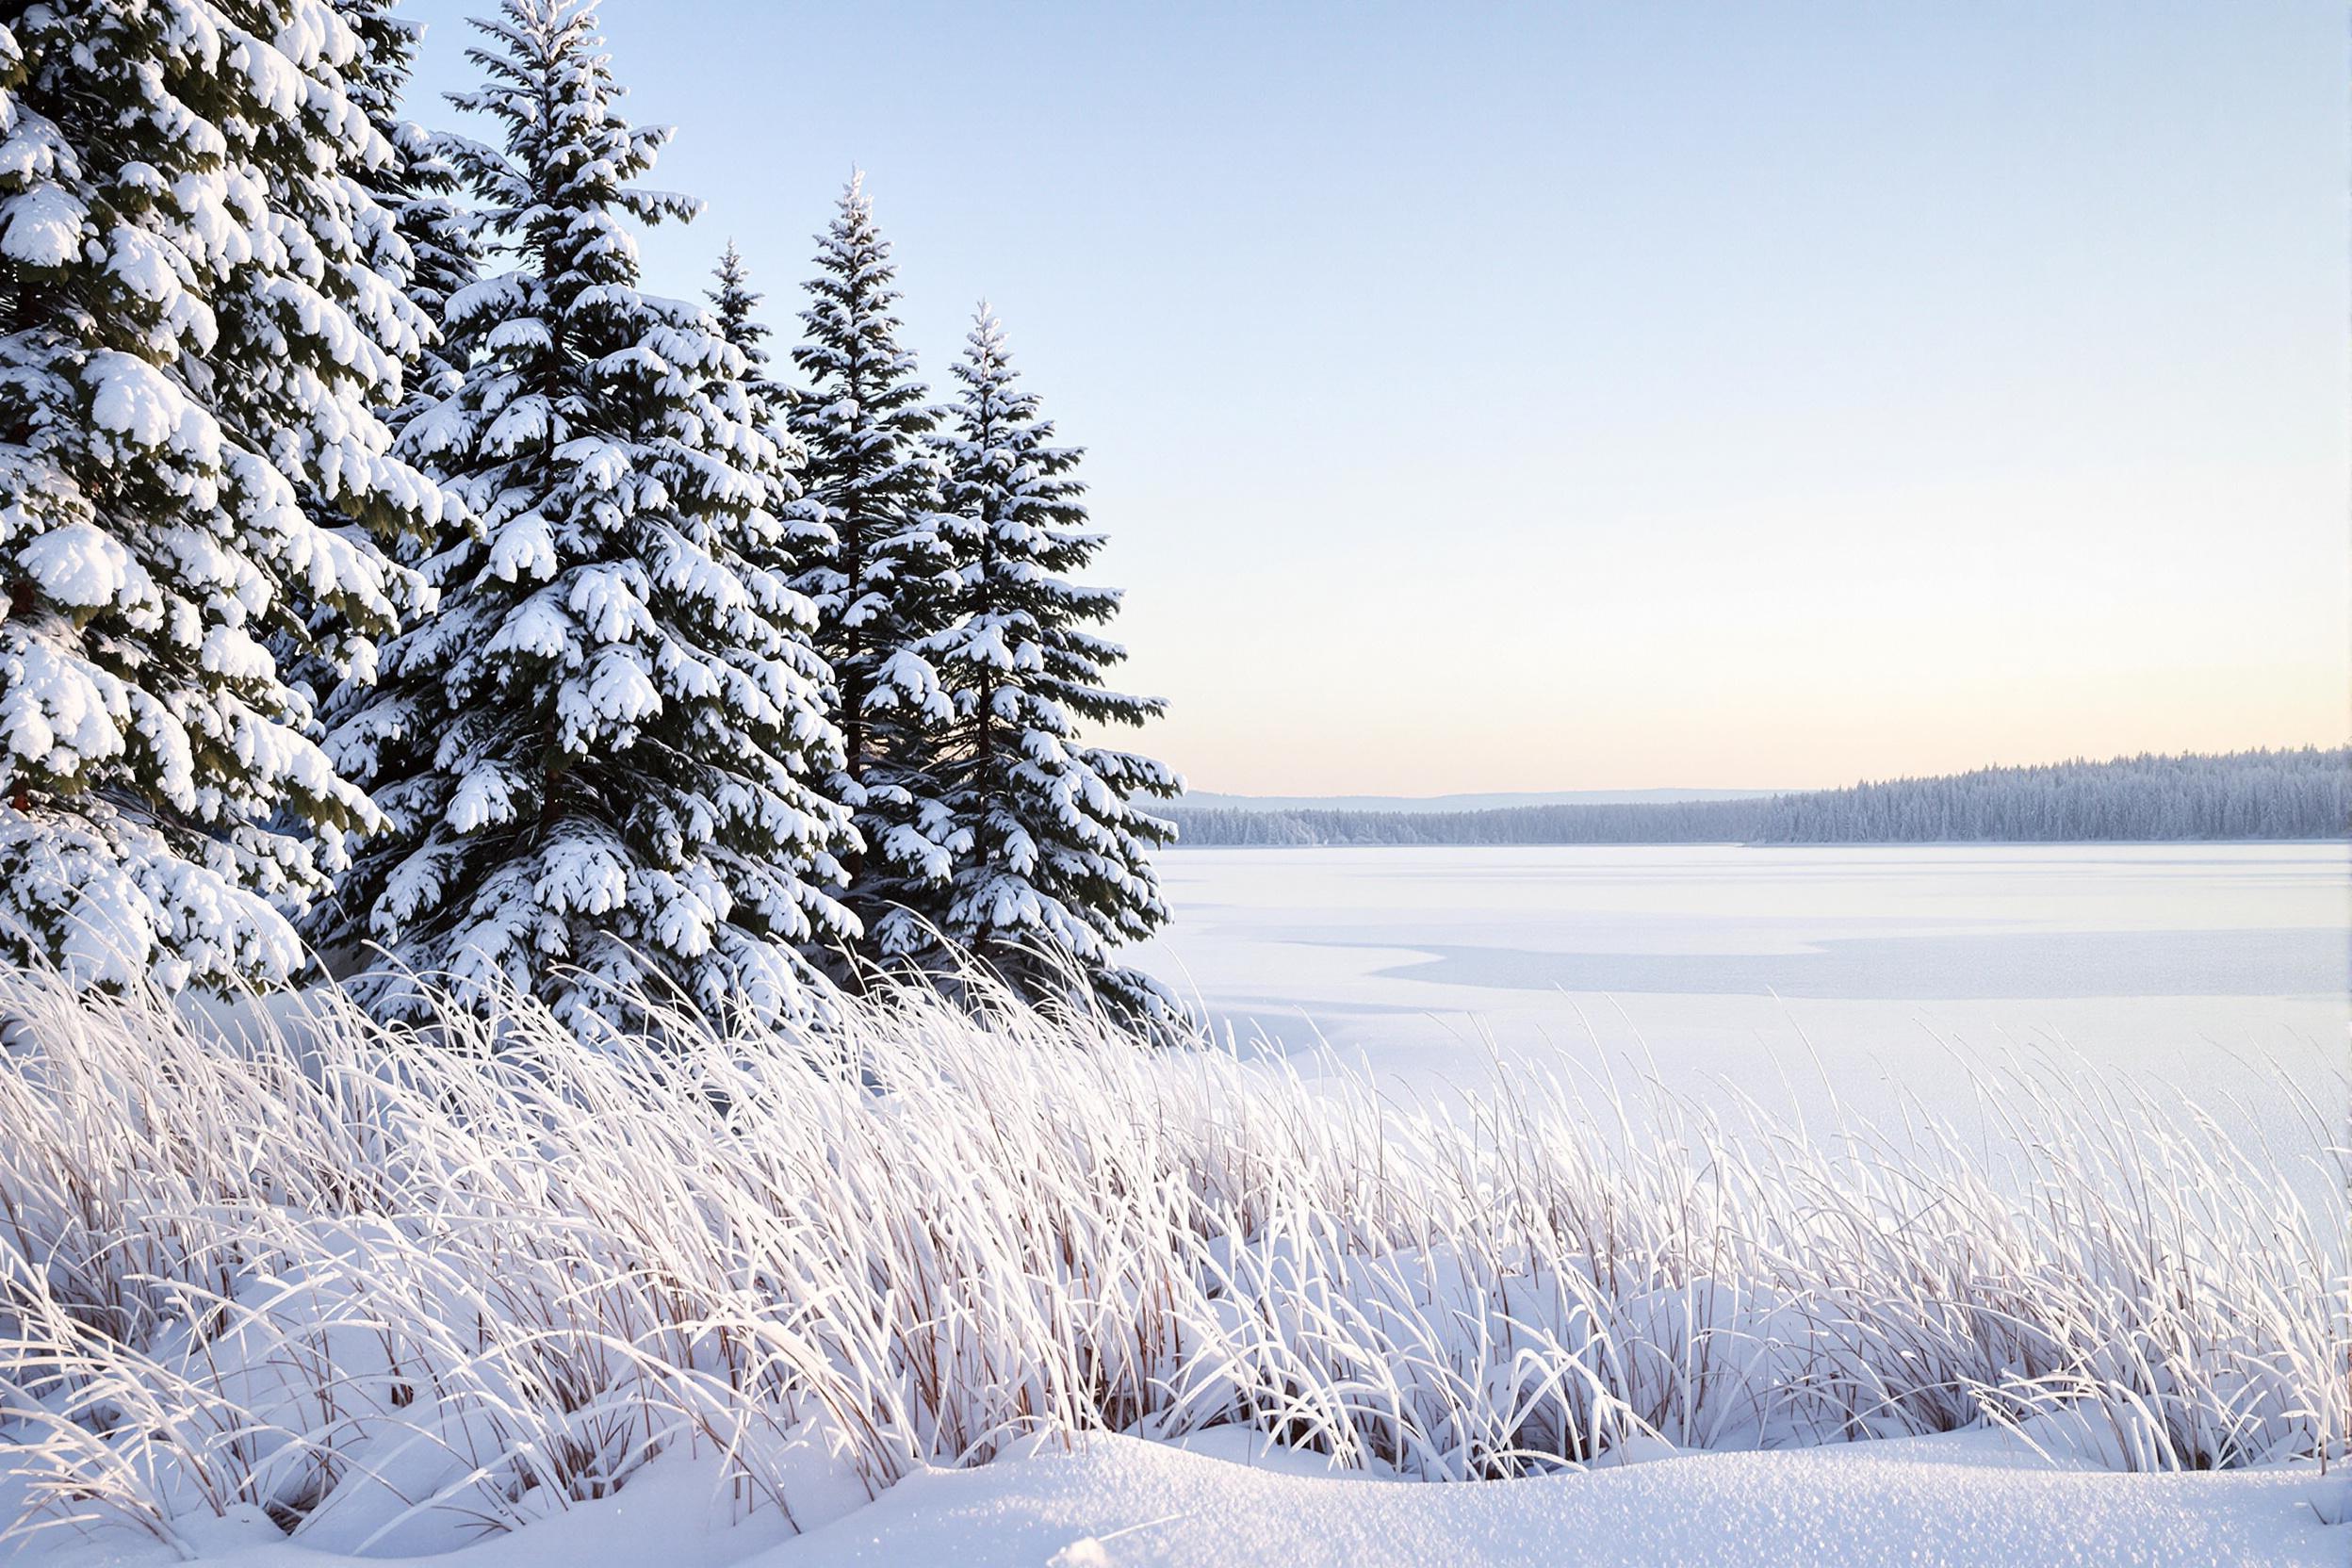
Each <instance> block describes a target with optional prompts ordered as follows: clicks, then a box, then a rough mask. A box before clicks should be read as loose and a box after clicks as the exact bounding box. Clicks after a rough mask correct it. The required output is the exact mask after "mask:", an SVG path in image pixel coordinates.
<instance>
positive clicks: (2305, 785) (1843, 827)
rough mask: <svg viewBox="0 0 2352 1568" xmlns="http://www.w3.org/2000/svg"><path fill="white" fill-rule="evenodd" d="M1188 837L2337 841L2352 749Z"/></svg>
mask: <svg viewBox="0 0 2352 1568" xmlns="http://www.w3.org/2000/svg"><path fill="white" fill-rule="evenodd" d="M1162 814H1163V815H1166V816H1168V817H1170V818H1172V819H1174V821H1175V823H1176V825H1177V829H1178V832H1179V834H1180V837H1179V839H1178V842H1180V843H1184V844H1193V845H1220V844H1228V845H1230V844H1692V843H1765V844H1854V843H1955V842H1957V843H2066V842H2089V841H2100V840H2106V841H2151V840H2196V839H2339V838H2344V837H2345V836H2346V835H2347V833H2352V748H2338V749H2335V750H2329V751H2322V750H2319V749H2318V748H2316V747H2311V746H2306V747H2304V748H2303V749H2302V750H2299V751H2240V752H2232V753H2229V754H2228V755H2226V756H2219V757H2203V756H2186V757H2152V756H2140V757H2124V758H2118V759H2116V760H2114V761H2111V762H2091V761H2080V760H2078V761H2073V762H2055V763H2051V764H2049V765H2047V766H2043V767H2029V768H1980V769H1978V770H1977V771H1976V772H1974V773H1964V774H1954V775H1952V776H1947V777H1941V778H1898V779H1894V780H1891V781H1889V782H1887V783H1883V784H1856V785H1854V786H1853V787H1851V788H1849V789H1843V790H1816V791H1812V792H1806V793H1803V794H1784V795H1769V796H1762V797H1759V798H1756V799H1753V800H1694V801H1677V802H1674V803H1671V804H1666V805H1646V806H1642V805H1637V806H1516V807H1507V808H1504V809H1498V810H1491V811H1291V810H1275V811H1254V810H1248V809H1233V808H1225V807H1219V808H1215V809H1185V808H1184V807H1181V806H1179V807H1173V808H1168V809H1164V810H1163V812H1162Z"/></svg>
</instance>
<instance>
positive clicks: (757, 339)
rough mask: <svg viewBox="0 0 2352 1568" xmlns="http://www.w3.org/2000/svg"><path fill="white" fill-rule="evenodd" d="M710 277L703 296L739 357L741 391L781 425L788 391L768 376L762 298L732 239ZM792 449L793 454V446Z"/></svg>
mask: <svg viewBox="0 0 2352 1568" xmlns="http://www.w3.org/2000/svg"><path fill="white" fill-rule="evenodd" d="M711 275H712V277H714V278H715V279H716V280H717V285H718V286H716V287H714V288H712V289H711V290H710V291H709V292H708V293H707V294H705V295H704V296H703V297H704V298H705V299H707V300H709V301H710V302H711V319H713V320H714V321H716V322H717V323H718V326H719V335H720V336H721V337H724V338H726V339H727V342H728V343H729V344H730V345H731V346H732V347H733V348H734V350H735V351H736V352H737V353H739V354H742V355H743V390H745V391H746V392H748V393H750V394H751V397H752V400H753V401H754V402H755V403H756V404H758V405H759V407H760V410H761V411H762V412H763V413H764V414H765V415H766V416H767V417H768V418H769V420H770V422H772V423H774V424H776V425H778V426H781V425H782V424H783V422H784V418H785V416H787V415H788V414H790V413H791V412H792V388H790V387H788V386H786V385H785V384H783V383H782V382H779V381H776V380H775V379H773V378H772V377H771V376H770V375H769V374H768V361H769V356H768V327H767V323H765V322H764V321H762V320H760V301H761V300H762V299H764V298H765V296H764V295H762V294H761V293H760V291H759V290H758V289H756V288H754V287H752V286H751V272H750V270H749V269H748V268H746V267H745V266H744V265H743V253H742V252H741V251H738V250H737V249H736V248H735V242H734V241H733V240H731V239H730V240H728V241H727V249H726V250H724V251H722V252H720V253H719V264H718V266H717V267H716V268H714V269H712V271H711ZM793 450H794V451H795V452H797V450H798V448H797V446H795V447H794V448H793Z"/></svg>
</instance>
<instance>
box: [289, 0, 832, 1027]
mask: <svg viewBox="0 0 2352 1568" xmlns="http://www.w3.org/2000/svg"><path fill="white" fill-rule="evenodd" d="M475 25H476V26H477V27H479V28H480V29H481V31H482V33H483V34H484V35H485V38H486V39H487V41H488V42H487V44H486V45H484V46H478V47H476V48H475V49H473V50H472V51H470V57H471V58H472V59H473V60H474V61H475V62H476V63H477V64H478V65H479V66H480V67H481V68H482V71H483V72H484V73H486V75H487V77H488V81H487V84H486V85H485V86H483V87H482V88H481V89H480V90H476V91H473V92H471V93H468V94H465V95H462V96H461V97H460V98H459V99H458V100H457V101H458V103H459V104H460V106H462V107H465V108H468V109H471V110H474V111H476V112H479V113H482V114H483V115H486V116H489V117H490V118H492V119H493V120H495V121H497V122H498V123H499V124H500V125H501V127H502V128H503V131H504V139H503V146H502V147H499V148H492V147H487V146H482V145H478V144H474V143H470V142H469V143H462V144H458V145H457V146H456V147H455V149H454V155H455V156H456V158H457V161H458V164H459V167H460V168H461V170H462V171H463V172H464V173H465V174H466V179H467V181H468V183H469V184H470V186H471V187H472V188H473V191H474V194H475V196H476V197H477V200H478V202H479V204H480V208H479V210H480V214H481V217H482V221H483V223H484V224H485V226H486V230H487V232H488V233H489V234H491V235H493V236H495V237H497V238H498V240H499V241H501V242H502V243H503V244H504V246H505V247H506V248H507V249H508V250H509V251H510V252H511V259H512V261H513V263H514V265H513V268H512V270H508V271H506V272H503V273H500V274H498V275H496V276H491V277H486V278H484V279H483V280H482V281H481V282H479V283H477V284H474V285H473V286H469V287H466V288H463V289H461V290H459V291H458V293H457V294H456V295H454V296H453V297H452V298H451V299H450V300H449V311H448V317H449V335H450V340H451V345H452V357H453V358H458V359H461V360H462V362H464V363H466V365H467V367H468V368H467V369H466V375H465V379H464V384H463V385H462V387H461V388H460V389H459V391H458V392H457V393H456V395H454V396H452V397H450V398H449V399H446V400H444V401H443V402H442V403H441V404H440V405H439V406H438V407H436V408H434V409H433V410H431V411H430V412H427V413H425V414H423V415H421V416H419V417H417V419H416V420H415V421H414V422H413V423H412V424H411V425H410V426H409V429H408V432H407V439H408V440H409V441H410V442H411V443H412V444H413V445H414V446H415V448H416V449H417V450H418V451H419V452H420V453H423V454H426V455H427V456H428V458H429V461H430V462H431V463H432V464H433V466H434V467H435V470H436V471H437V472H438V473H440V474H441V475H442V476H443V477H444V480H445V482H447V483H449V485H450V486H451V487H452V489H454V490H455V491H456V493H457V494H458V495H459V496H460V497H462V498H463V499H464V500H465V502H466V507H467V510H468V513H469V515H471V517H472V518H473V520H474V531H473V532H472V533H471V534H469V536H468V537H466V538H465V539H464V540H461V541H459V542H457V543H456V544H454V545H453V546H452V547H450V548H449V549H448V550H447V551H445V552H443V553H442V554H441V555H439V556H437V557H436V558H435V559H434V560H433V562H432V563H431V564H430V570H431V573H432V575H433V578H434V580H435V581H436V582H437V583H438V585H439V587H440V590H441V609H440V613H438V614H437V615H436V616H434V617H433V619H431V620H430V621H428V622H426V623H425V624H423V625H422V626H420V627H419V628H417V629H416V630H415V631H413V632H410V633H408V634H406V635H404V636H403V637H402V638H400V641H398V642H397V643H395V644H394V645H392V646H391V647H389V648H388V649H387V650H386V652H385V658H384V679H383V684H382V686H381V688H380V690H379V691H378V693H377V694H375V695H374V696H373V697H372V698H371V699H370V700H369V701H368V702H367V703H365V704H364V705H362V706H361V707H360V708H359V709H358V710H357V711H355V712H353V713H351V715H349V716H348V717H347V718H346V719H345V720H344V721H343V722H342V723H341V724H340V725H338V727H337V728H336V729H335V734H334V736H333V737H332V745H333V747H334V749H335V754H336V755H337V756H338V757H339V758H342V759H344V760H347V761H348V763H349V764H350V765H351V767H352V768H353V769H354V770H356V771H358V772H359V773H360V774H361V776H365V777H368V779H369V780H370V781H371V782H372V783H373V784H374V785H375V787H376V792H377V800H378V803H379V804H380V805H381V806H382V807H383V808H384V810H385V812H386V813H387V815H388V816H389V817H390V818H391V819H392V824H393V826H392V830H391V831H390V832H388V833H386V834H384V835H383V836H381V837H380V838H378V839H377V840H374V841H370V843H369V844H368V846H367V849H366V851H365V853H363V854H362V856H361V857H360V858H359V860H358V863H357V864H356V865H355V867H354V868H353V871H352V874H351V877H350V878H349V879H348V880H347V884H346V887H345V889H344V891H343V894H342V898H341V900H340V904H341V909H342V918H343V921H344V924H343V926H342V927H341V928H340V931H339V934H340V935H343V936H346V937H358V936H366V937H368V938H370V939H374V940H376V941H378V942H380V943H382V944H383V945H384V946H385V947H386V948H388V949H389V950H391V951H392V953H393V954H394V955H395V956H397V957H398V958H400V959H401V960H403V961H405V962H406V963H407V964H409V965H412V966H414V967H415V968H416V969H417V970H418V971H420V972H424V973H426V974H427V975H429V976H432V977H434V978H437V979H439V980H441V981H443V982H445V983H447V984H449V985H450V986H451V987H452V988H454V989H455V990H456V992H457V994H458V995H459V996H460V998H461V999H467V1000H479V999H480V998H482V996H483V995H484V994H485V993H486V988H488V987H489V986H490V985H491V984H492V983H493V982H494V981H496V980H497V979H499V978H501V977H503V978H504V979H506V980H510V981H513V982H515V983H517V984H520V985H522V986H524V987H526V988H531V989H534V990H535V991H537V993H538V994H540V995H541V996H542V997H544V998H546V999H547V1001H548V1002H549V1003H550V1004H551V1005H554V1007H555V1008H556V1009H557V1011H558V1012H559V1014H561V1015H562V1016H564V1017H566V1018H567V1019H570V1020H571V1021H574V1022H575V1023H576V1024H578V1025H580V1026H582V1027H586V1026H589V1025H590V1024H591V1023H592V1022H593V1021H596V1020H598V1019H601V1020H603V1021H612V1022H625V1021H627V1013H626V1007H625V1005H624V1004H623V1003H622V1002H621V1001H620V999H619V998H618V997H617V996H616V994H615V993H616V991H617V990H620V989H625V988H633V987H639V986H644V985H649V984H651V985H658V984H660V983H661V982H662V981H664V980H666V981H669V982H672V983H675V984H676V985H677V986H678V988H680V989H681V990H682V991H683V992H684V994H685V995H686V996H687V997H689V998H690V999H691V1000H693V1001H694V1003H695V1004H697V1005H702V1006H704V1007H707V1008H713V1009H726V1008H733V1007H738V1006H741V1007H747V1008H749V1009H751V1010H752V1011H753V1012H754V1013H755V1014H757V1015H759V1016H761V1017H772V1016H776V1015H780V1014H786V1013H790V1012H792V1011H795V1010H797V1009H799V1008H801V1007H803V1006H805V1005H809V1003H810V1000H811V999H810V996H809V992H808V991H807V990H806V988H805V987H804V984H803V982H804V980H805V979H806V977H807V971H806V966H805V963H804V961H803V960H802V959H801V957H800V956H799V953H798V949H799V948H800V947H801V946H802V945H803V944H809V943H812V942H822V941H824V940H825V939H827V938H828V937H840V936H842V935H845V934H847V933H848V932H849V931H850V930H851V929H852V928H851V927H850V926H849V925H848V924H847V923H845V921H844V919H843V916H842V914H841V909H840V907H839V906H838V905H837V904H835V903H834V901H833V900H832V899H831V898H829V897H828V896H827V895H826V893H825V891H824V888H825V886H826V885H828V884H832V883H836V882H838V881H839V880H840V879H841V866H840V864H839V862H838V860H837V859H836V856H837V853H838V852H839V851H841V849H843V848H845V847H846V845H847V843H848V838H847V813H846V812H845V811H844V810H843V809H841V807H839V806H838V805H836V804H834V803H833V802H831V801H830V800H828V799H826V798H825V796H824V795H823V794H822V793H821V792H819V791H817V790H816V789H814V788H812V780H816V779H821V778H824V777H826V776H830V775H831V774H832V773H833V772H834V771H835V770H837V769H838V768H839V767H840V765H841V738H840V735H839V733H838V732H837V731H836V730H835V728H834V727H833V726H832V725H831V724H830V723H829V722H828V721H827V720H826V718H825V714H824V712H823V711H822V706H821V704H822V691H821V682H820V680H819V678H818V677H819V671H818V669H817V667H816V666H815V665H814V663H813V661H810V660H809V659H808V658H807V657H806V654H807V646H806V644H805V642H803V641H801V640H800V638H798V637H796V636H795V634H794V631H793V622H794V620H795V619H796V618H797V617H800V616H804V615H806V614H807V613H808V610H807V606H806V605H805V604H804V603H802V602H801V601H800V600H799V599H798V598H797V597H796V596H794V595H793V593H792V590H791V589H790V587H789V585H788V584H787V583H785V582H784V581H783V580H781V579H780V578H779V577H778V576H777V575H776V573H774V572H771V571H766V570H762V569H760V567H758V566H757V565H756V564H753V563H752V562H751V561H750V560H748V559H747V556H746V552H747V550H752V551H757V550H759V549H761V548H765V546H763V545H761V544H760V541H761V540H763V539H768V538H772V537H773V536H774V534H775V531H776V527H777V523H776V518H775V517H774V516H773V515H770V514H769V513H768V511H767V510H766V505H765V503H766V502H767V501H768V500H769V498H770V496H771V490H770V486H769V484H768V483H767V482H766V481H765V479H764V478H763V477H762V476H763V474H764V473H765V471H766V470H767V469H768V468H769V467H770V466H773V465H774V463H775V461H776V458H775V452H774V449H773V447H772V444H771V443H770V442H769V441H768V440H767V438H766V437H765V436H764V435H763V434H762V433H760V417H759V414H758V411H757V410H756V409H755V407H754V406H753V403H752V401H751V400H750V399H749V397H748V396H747V395H746V393H745V391H744V388H743V381H742V377H743V370H744V363H743V358H742V356H741V355H740V354H739V353H738V352H737V351H734V350H733V349H731V348H729V347H728V346H727V343H726V342H725V341H724V340H723V339H722V338H721V337H720V336H719V335H718V334H717V332H716V330H715V328H714V325H713V323H712V322H711V319H710V318H709V317H708V315H707V314H705V313H704V312H702V311H701V310H700V309H698V308H696V307H693V306H689V305H685V304H681V303H678V302H673V301H665V300H662V299H658V298H655V297H653V296H651V295H647V294H645V293H644V292H642V291H641V290H640V289H639V288H638V286H637V284H638V266H637V256H636V249H635V246H634V244H633V242H632V241H631V239H630V238H629V234H628V233H627V231H626V229H625V228H624V226H623V225H624V222H625V221H628V220H632V219H633V220H637V221H646V222H651V221H659V220H661V219H663V218H672V217H676V218H682V217H686V216H690V215H691V214H692V213H693V211H694V204H693V203H692V202H690V201H688V200H686V199H684V198H682V197H678V196H671V195H665V194H661V193H657V192H653V191H649V190H646V189H644V188H641V187H639V186H638V185H637V184H636V183H635V182H636V181H638V180H639V179H640V178H642V177H643V176H644V175H645V172H647V171H648V170H649V169H650V168H651V167H652V165H653V162H654V158H655V155H656V154H657V153H658V151H659V150H660V148H661V147H662V144H663V143H664V142H665V141H666V140H667V139H668V134H669V133H668V132H667V131H666V130H662V129H632V128H631V127H630V126H629V125H628V124H627V123H626V122H624V121H623V120H622V119H621V117H620V115H619V113H618V112H617V110H618V105H617V100H618V99H619V97H620V96H621V89H620V88H619V87H618V86H617V85H615V83H614V82H613V79H612V77H611V75H610V74H609V73H608V71H607V68H606V57H605V56H604V54H603V52H602V41H601V40H600V39H599V38H598V37H597V36H596V23H595V17H594V15H593V12H591V11H589V10H587V9H585V8H581V7H580V6H579V5H578V4H576V3H575V0H505V4H504V5H503V6H502V7H501V8H500V11H499V14H498V17H497V18H496V19H495V20H490V21H483V22H478V23H476V24H475ZM364 989H365V990H366V991H367V992H368V994H370V995H371V996H372V997H373V998H374V1000H375V1001H376V1002H377V1003H378V1004H379V1005H382V1006H384V1008H385V1009H386V1010H389V1011H394V1012H400V1011H405V1010H407V1009H408V1008H409V1007H411V1006H413V1005H416V1002H417V998H416V996H415V995H414V993H413V992H412V991H411V990H410V989H409V988H407V987H406V985H405V983H404V982H402V981H401V980H400V979H399V978H398V977H397V976H393V977H383V976H379V977H376V978H374V979H372V980H370V981H369V982H368V984H367V986H366V987H365V988H364Z"/></svg>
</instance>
